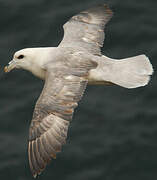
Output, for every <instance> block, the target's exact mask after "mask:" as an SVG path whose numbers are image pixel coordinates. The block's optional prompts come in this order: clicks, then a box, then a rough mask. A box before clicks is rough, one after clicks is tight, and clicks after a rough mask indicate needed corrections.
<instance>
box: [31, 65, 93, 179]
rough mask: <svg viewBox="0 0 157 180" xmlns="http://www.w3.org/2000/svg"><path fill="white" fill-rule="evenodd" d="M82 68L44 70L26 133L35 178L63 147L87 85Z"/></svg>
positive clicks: (89, 66)
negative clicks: (41, 89) (39, 91)
mask: <svg viewBox="0 0 157 180" xmlns="http://www.w3.org/2000/svg"><path fill="white" fill-rule="evenodd" d="M86 66H88V67H85V68H82V67H81V69H80V67H76V66H73V68H72V70H71V69H70V68H66V67H63V68H58V69H56V68H55V69H52V68H49V69H48V70H47V76H46V81H45V85H44V88H43V91H42V93H41V95H40V97H39V99H38V101H37V103H36V106H35V110H34V114H33V119H32V122H31V125H30V131H29V146H28V155H29V164H30V168H31V171H32V174H33V176H34V177H36V175H38V174H40V173H41V171H42V170H43V169H44V168H45V166H46V164H47V163H48V162H49V161H50V160H51V158H56V153H57V152H60V151H61V146H62V145H63V144H65V141H66V137H67V131H68V126H69V122H70V120H71V119H72V115H73V111H74V108H75V107H77V102H78V101H79V100H80V99H81V97H82V95H83V92H84V90H85V88H86V85H87V78H86V76H87V73H88V70H89V69H91V68H92V67H93V66H94V64H93V63H91V64H86Z"/></svg>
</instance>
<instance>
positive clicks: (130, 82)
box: [91, 55, 153, 88]
mask: <svg viewBox="0 0 157 180" xmlns="http://www.w3.org/2000/svg"><path fill="white" fill-rule="evenodd" d="M152 73H153V67H152V65H151V63H150V61H149V59H148V57H146V56H145V55H139V56H135V57H131V58H126V59H121V60H114V59H111V58H108V57H106V56H102V57H101V59H100V61H99V63H98V67H97V68H96V69H95V70H92V71H91V77H95V78H97V79H99V80H100V81H101V82H102V81H104V82H106V81H107V82H112V83H114V84H117V85H119V86H122V87H125V88H137V87H141V86H145V85H147V84H148V82H149V80H150V75H152Z"/></svg>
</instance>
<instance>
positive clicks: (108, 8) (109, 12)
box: [103, 4, 113, 16]
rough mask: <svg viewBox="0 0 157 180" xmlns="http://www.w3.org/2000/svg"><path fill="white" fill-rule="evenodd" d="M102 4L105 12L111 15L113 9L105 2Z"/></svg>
mask: <svg viewBox="0 0 157 180" xmlns="http://www.w3.org/2000/svg"><path fill="white" fill-rule="evenodd" d="M103 5H104V7H105V9H106V12H107V13H108V14H110V15H111V16H112V15H113V11H112V10H111V9H110V7H109V6H108V5H107V4H103Z"/></svg>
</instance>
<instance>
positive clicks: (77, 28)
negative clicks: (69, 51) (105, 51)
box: [59, 5, 112, 55]
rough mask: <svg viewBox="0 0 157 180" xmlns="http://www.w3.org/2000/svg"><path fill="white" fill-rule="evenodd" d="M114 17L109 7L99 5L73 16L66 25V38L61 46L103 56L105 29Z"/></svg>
mask: <svg viewBox="0 0 157 180" xmlns="http://www.w3.org/2000/svg"><path fill="white" fill-rule="evenodd" d="M111 17H112V11H111V10H110V9H109V8H108V7H107V5H99V6H96V7H94V8H91V9H88V10H86V11H83V12H81V13H79V14H78V15H76V16H73V17H72V18H71V19H70V20H69V21H68V22H67V23H66V24H64V26H63V27H64V37H63V40H62V41H61V43H60V45H59V46H66V47H67V46H70V47H76V48H78V49H80V48H83V49H86V50H87V51H88V52H90V53H93V54H98V55H99V54H101V50H100V48H101V47H102V46H103V41H104V27H105V25H106V24H107V22H108V21H109V20H110V18H111Z"/></svg>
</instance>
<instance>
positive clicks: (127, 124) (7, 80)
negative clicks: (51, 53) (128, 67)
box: [0, 0, 157, 180]
mask: <svg viewBox="0 0 157 180" xmlns="http://www.w3.org/2000/svg"><path fill="white" fill-rule="evenodd" d="M103 2H107V1H101V0H77V1H74V0H66V1H65V0H60V1H57V0H56V1H55V0H53V1H50V0H33V1H32V0H22V1H17V0H0V58H1V61H0V65H1V66H0V71H1V73H2V68H3V66H4V65H6V64H7V63H8V62H9V61H10V60H11V58H12V55H13V53H14V52H15V51H17V50H19V49H22V48H25V47H38V46H57V45H58V43H59V42H60V40H61V39H62V36H63V30H62V25H63V24H64V23H65V22H66V21H67V20H68V18H69V17H70V16H71V15H73V14H75V13H76V12H79V11H80V10H83V9H86V8H88V7H89V6H92V5H95V4H98V3H99V4H100V3H103ZM108 3H109V5H110V7H111V8H112V9H113V11H114V17H113V18H112V21H111V22H110V23H109V24H108V26H107V28H106V39H105V44H104V48H103V53H105V55H107V56H109V57H112V58H124V57H129V56H135V55H139V54H142V53H145V54H146V55H147V56H148V57H149V58H150V60H151V62H152V64H153V66H154V69H156V65H157V53H156V49H157V28H156V27H157V11H156V9H157V1H155V0H142V1H140V0H125V1H122V0H110V1H109V2H108ZM156 80H157V78H156V73H154V75H153V78H152V81H151V82H150V83H149V85H148V86H146V87H143V88H138V89H133V90H128V89H123V88H121V87H116V86H106V87H105V86H104V87H99V86H97V87H90V86H89V87H88V88H87V91H86V94H85V96H84V98H83V100H82V101H81V102H80V106H79V108H78V109H77V110H76V112H75V116H74V119H73V121H72V123H71V126H70V129H69V136H68V140H67V145H65V146H64V147H63V152H62V153H59V154H58V157H57V160H53V161H52V162H51V164H50V165H49V166H48V167H47V168H46V170H45V171H44V173H43V174H42V175H41V176H40V177H39V178H40V179H41V180H44V179H51V180H52V179H55V180H60V179H64V180H132V179H134V180H155V179H157V140H156V139H157V102H156V99H157V92H156V91H157V82H156ZM42 86H43V82H42V81H41V80H38V79H37V78H35V77H33V76H32V75H31V74H30V73H29V72H25V71H22V70H15V71H13V72H10V73H9V74H7V75H5V76H1V78H0V180H2V179H3V180H10V179H13V180H29V179H33V178H32V175H31V173H30V170H29V165H28V157H27V139H28V129H29V124H30V121H31V118H32V112H33V108H34V104H35V102H36V100H37V98H38V96H39V94H40V92H41V90H42Z"/></svg>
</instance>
